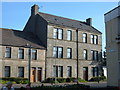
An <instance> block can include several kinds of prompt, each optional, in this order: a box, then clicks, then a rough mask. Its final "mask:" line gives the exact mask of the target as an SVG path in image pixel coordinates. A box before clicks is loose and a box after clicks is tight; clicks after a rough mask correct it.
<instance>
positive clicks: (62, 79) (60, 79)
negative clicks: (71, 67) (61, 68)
mask: <svg viewBox="0 0 120 90" xmlns="http://www.w3.org/2000/svg"><path fill="white" fill-rule="evenodd" d="M57 81H58V82H59V83H64V82H66V79H65V78H57Z"/></svg>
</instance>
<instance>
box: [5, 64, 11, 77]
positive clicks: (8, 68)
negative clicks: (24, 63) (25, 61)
mask: <svg viewBox="0 0 120 90" xmlns="http://www.w3.org/2000/svg"><path fill="white" fill-rule="evenodd" d="M5 77H10V66H5Z"/></svg>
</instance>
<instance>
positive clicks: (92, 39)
mask: <svg viewBox="0 0 120 90" xmlns="http://www.w3.org/2000/svg"><path fill="white" fill-rule="evenodd" d="M90 37H91V44H94V35H91V36H90Z"/></svg>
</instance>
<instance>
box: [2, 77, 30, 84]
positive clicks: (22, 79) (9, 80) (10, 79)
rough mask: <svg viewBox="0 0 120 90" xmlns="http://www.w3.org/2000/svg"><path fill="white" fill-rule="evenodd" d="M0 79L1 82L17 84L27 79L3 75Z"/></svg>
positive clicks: (25, 81) (25, 82) (24, 82)
mask: <svg viewBox="0 0 120 90" xmlns="http://www.w3.org/2000/svg"><path fill="white" fill-rule="evenodd" d="M0 80H2V84H5V83H7V82H13V83H17V84H27V83H28V79H27V78H21V77H3V78H1V79H0Z"/></svg>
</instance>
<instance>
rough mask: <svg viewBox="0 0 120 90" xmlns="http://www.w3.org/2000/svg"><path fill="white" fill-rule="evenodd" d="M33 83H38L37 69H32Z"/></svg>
mask: <svg viewBox="0 0 120 90" xmlns="http://www.w3.org/2000/svg"><path fill="white" fill-rule="evenodd" d="M31 82H36V68H35V67H32V76H31Z"/></svg>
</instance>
